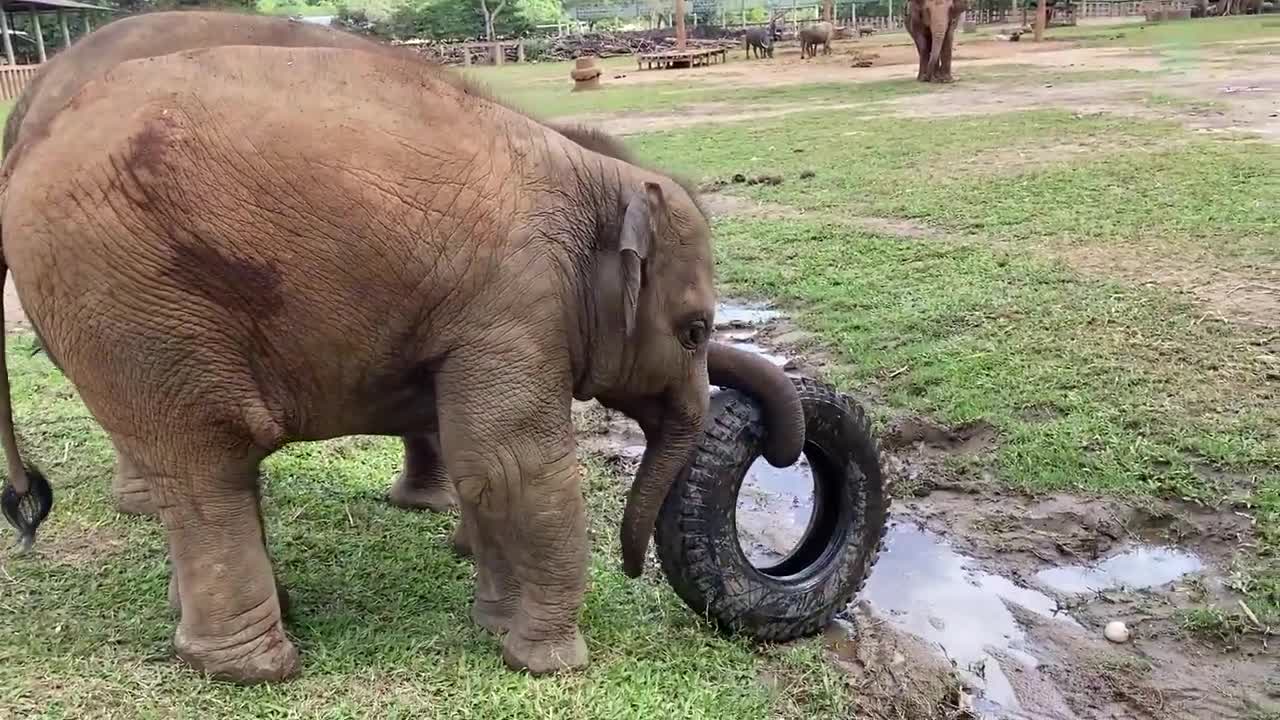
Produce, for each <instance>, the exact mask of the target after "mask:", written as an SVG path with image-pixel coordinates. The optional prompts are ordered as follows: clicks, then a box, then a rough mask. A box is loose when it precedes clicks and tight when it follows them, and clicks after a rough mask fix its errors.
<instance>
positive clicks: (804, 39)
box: [800, 22, 835, 60]
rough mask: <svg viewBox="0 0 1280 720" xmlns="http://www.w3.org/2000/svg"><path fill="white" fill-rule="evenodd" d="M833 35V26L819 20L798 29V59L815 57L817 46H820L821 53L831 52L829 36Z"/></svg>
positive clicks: (828, 53)
mask: <svg viewBox="0 0 1280 720" xmlns="http://www.w3.org/2000/svg"><path fill="white" fill-rule="evenodd" d="M834 35H835V27H834V26H832V24H831V23H829V22H820V23H816V24H814V25H810V26H809V27H807V28H803V29H801V30H800V59H801V60H803V59H804V58H806V57H817V55H818V46H819V45H821V46H822V54H823V55H830V54H831V38H832V37H833V36H834Z"/></svg>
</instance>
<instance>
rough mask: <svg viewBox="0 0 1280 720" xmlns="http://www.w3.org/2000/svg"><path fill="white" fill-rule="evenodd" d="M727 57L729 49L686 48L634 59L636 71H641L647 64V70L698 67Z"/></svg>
mask: <svg viewBox="0 0 1280 720" xmlns="http://www.w3.org/2000/svg"><path fill="white" fill-rule="evenodd" d="M728 57H729V48H686V49H684V50H664V51H663V52H656V53H645V54H643V55H639V56H637V58H636V69H637V70H643V69H645V65H646V64H647V65H648V66H649V67H648V69H649V70H652V69H653V68H654V66H655V65H656V66H658V68H659V69H666V68H678V67H679V68H684V67H698V66H699V65H710V64H711V63H713V62H725V60H727V59H728Z"/></svg>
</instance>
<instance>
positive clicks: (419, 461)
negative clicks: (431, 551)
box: [387, 433, 457, 512]
mask: <svg viewBox="0 0 1280 720" xmlns="http://www.w3.org/2000/svg"><path fill="white" fill-rule="evenodd" d="M403 440H404V466H403V467H402V468H401V470H400V473H399V474H398V475H396V477H395V480H394V481H393V482H392V485H391V490H390V491H388V492H387V501H388V502H390V503H391V504H392V505H395V506H396V507H402V508H407V509H411V510H430V511H432V512H448V511H449V510H451V509H452V508H454V507H456V506H457V498H456V496H455V494H454V490H453V483H452V482H451V481H450V480H449V473H447V472H446V471H445V465H444V458H443V457H441V455H440V436H439V435H438V434H437V433H420V434H415V435H405V436H404V438H403Z"/></svg>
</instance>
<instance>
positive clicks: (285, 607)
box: [169, 572, 291, 617]
mask: <svg viewBox="0 0 1280 720" xmlns="http://www.w3.org/2000/svg"><path fill="white" fill-rule="evenodd" d="M276 601H277V602H279V603H280V615H281V616H282V617H284V616H287V615H288V614H289V608H290V607H291V605H290V601H289V591H288V590H286V589H285V588H284V585H281V584H280V579H279V578H276ZM169 610H170V611H172V612H173V614H174V615H177V616H179V617H181V615H182V596H181V595H180V594H179V593H178V576H177V574H176V573H172V572H171V573H169Z"/></svg>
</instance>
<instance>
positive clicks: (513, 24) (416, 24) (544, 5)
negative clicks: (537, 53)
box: [348, 0, 564, 40]
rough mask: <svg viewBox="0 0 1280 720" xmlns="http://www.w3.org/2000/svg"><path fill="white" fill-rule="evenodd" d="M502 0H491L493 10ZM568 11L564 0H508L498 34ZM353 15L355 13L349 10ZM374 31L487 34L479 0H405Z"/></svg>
mask: <svg viewBox="0 0 1280 720" xmlns="http://www.w3.org/2000/svg"><path fill="white" fill-rule="evenodd" d="M499 2H501V0H491V1H490V2H489V9H490V11H492V10H493V9H494V8H496V7H497V5H498V3H499ZM563 13H564V10H563V7H562V6H561V4H560V0H508V2H507V4H506V5H505V6H504V7H503V9H502V11H501V12H500V13H498V15H497V17H495V18H494V33H495V35H496V36H498V37H517V36H521V35H528V34H529V33H531V32H532V31H533V29H534V26H536V25H546V24H550V23H554V22H555V21H556V20H557V19H558V18H560V17H562V15H563ZM348 15H349V16H353V15H354V13H348ZM372 31H373V32H374V33H376V34H379V35H387V36H390V37H395V38H423V39H429V40H467V39H474V38H482V37H484V36H485V27H484V14H483V13H482V12H481V9H480V2H479V0H405V1H404V2H402V3H400V4H399V5H396V6H394V7H393V8H392V9H391V13H390V17H388V18H387V19H386V20H385V21H383V22H377V21H375V22H374V23H373V27H372Z"/></svg>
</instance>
